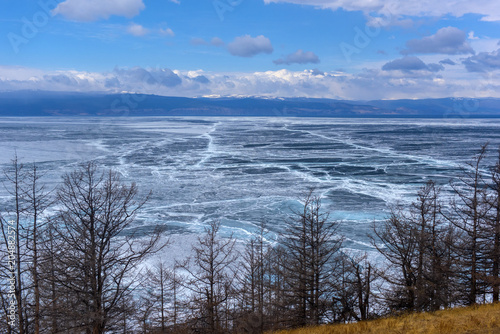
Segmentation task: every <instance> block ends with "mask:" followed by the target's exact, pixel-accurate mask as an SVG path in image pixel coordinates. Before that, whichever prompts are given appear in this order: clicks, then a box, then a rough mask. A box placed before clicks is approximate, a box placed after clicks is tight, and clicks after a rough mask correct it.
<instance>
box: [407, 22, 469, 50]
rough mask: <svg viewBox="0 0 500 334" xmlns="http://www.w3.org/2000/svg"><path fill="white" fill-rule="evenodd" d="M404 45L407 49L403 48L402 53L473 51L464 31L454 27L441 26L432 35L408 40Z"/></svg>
mask: <svg viewBox="0 0 500 334" xmlns="http://www.w3.org/2000/svg"><path fill="white" fill-rule="evenodd" d="M406 47H407V48H408V49H407V50H403V51H402V52H401V53H402V54H412V53H442V54H449V55H455V54H467V53H474V50H473V49H472V47H471V46H470V45H469V43H468V42H467V40H466V36H465V32H464V31H462V30H460V29H458V28H455V27H446V28H441V29H439V30H438V31H437V32H436V33H435V34H434V35H431V36H425V37H423V38H421V39H412V40H409V41H408V42H406Z"/></svg>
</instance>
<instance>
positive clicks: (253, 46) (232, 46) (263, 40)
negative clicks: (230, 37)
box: [227, 35, 274, 57]
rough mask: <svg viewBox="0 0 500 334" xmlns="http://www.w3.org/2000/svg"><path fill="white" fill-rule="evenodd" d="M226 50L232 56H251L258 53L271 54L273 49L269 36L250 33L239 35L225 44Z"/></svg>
mask: <svg viewBox="0 0 500 334" xmlns="http://www.w3.org/2000/svg"><path fill="white" fill-rule="evenodd" d="M227 50H228V51H229V53H230V54H232V55H233V56H238V57H253V56H256V55H258V54H259V53H266V54H271V53H273V51H274V49H273V46H272V44H271V41H270V40H269V38H267V37H265V36H263V35H260V36H257V37H252V36H250V35H245V36H239V37H236V38H235V39H234V41H232V42H231V43H229V44H228V45H227Z"/></svg>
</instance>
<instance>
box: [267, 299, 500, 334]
mask: <svg viewBox="0 0 500 334" xmlns="http://www.w3.org/2000/svg"><path fill="white" fill-rule="evenodd" d="M365 333H366V334H368V333H370V334H396V333H397V334H420V333H426V334H427V333H429V334H446V333H450V334H486V333H488V334H489V333H500V304H494V305H492V304H488V305H481V306H474V307H463V308H456V309H451V310H444V311H438V312H434V313H417V314H410V315H405V316H400V317H397V318H386V319H379V320H373V321H364V322H359V323H355V324H346V325H324V326H319V327H311V328H303V329H296V330H290V331H278V332H273V334H365Z"/></svg>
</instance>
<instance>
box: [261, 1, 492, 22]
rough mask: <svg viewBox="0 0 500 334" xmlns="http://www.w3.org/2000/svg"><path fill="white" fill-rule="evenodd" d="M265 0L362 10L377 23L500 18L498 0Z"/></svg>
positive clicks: (323, 7)
mask: <svg viewBox="0 0 500 334" xmlns="http://www.w3.org/2000/svg"><path fill="white" fill-rule="evenodd" d="M264 2H265V3H293V4H299V5H310V6H314V7H317V8H322V9H331V10H337V9H343V10H346V11H362V12H364V13H365V14H366V15H371V16H370V17H371V18H373V19H375V20H376V21H378V22H375V24H377V25H393V24H397V23H398V22H401V20H400V19H399V17H402V16H414V17H429V16H434V17H441V16H444V15H452V16H454V17H462V16H463V15H465V14H479V15H481V16H482V18H481V19H482V20H483V21H500V6H498V3H497V2H496V1H486V0H484V1H480V2H477V1H470V0H447V1H434V0H421V1H401V0H264Z"/></svg>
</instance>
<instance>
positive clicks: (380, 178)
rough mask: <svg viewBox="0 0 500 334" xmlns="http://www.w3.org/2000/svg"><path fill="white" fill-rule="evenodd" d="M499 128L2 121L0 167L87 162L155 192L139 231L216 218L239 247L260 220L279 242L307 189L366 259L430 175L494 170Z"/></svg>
mask: <svg viewBox="0 0 500 334" xmlns="http://www.w3.org/2000/svg"><path fill="white" fill-rule="evenodd" d="M499 130H500V120H491V119H484V120H481V119H475V120H474V119H469V120H458V119H453V120H446V119H437V120H436V119H434V120H421V119H419V120H409V119H318V118H171V117H170V118H169V117H156V118H99V119H91V118H71V119H69V118H0V147H1V153H0V165H1V166H0V167H4V166H6V164H8V163H9V161H10V159H12V157H13V156H14V152H15V151H17V154H18V156H19V157H20V158H21V159H22V161H23V162H26V163H28V162H33V161H36V162H37V163H38V165H39V166H40V167H41V169H43V170H44V171H46V173H47V175H46V177H45V180H46V181H47V182H49V183H50V184H51V185H55V184H56V183H57V182H58V181H59V180H60V176H61V174H62V173H64V172H66V171H69V170H71V169H72V168H74V167H75V166H76V164H77V163H78V162H81V161H87V160H90V159H95V160H96V161H98V162H99V163H100V164H102V165H105V166H107V167H110V168H113V169H115V170H116V171H118V172H119V173H121V175H122V176H123V179H124V180H126V181H135V182H136V183H137V184H138V186H139V188H140V190H141V191H142V192H143V193H147V192H148V191H149V190H152V191H153V195H152V197H151V200H150V201H149V202H148V203H147V205H146V207H145V208H144V209H143V210H142V212H141V214H140V216H139V217H138V222H137V228H139V229H142V230H144V231H145V232H147V231H148V230H149V229H150V228H151V226H152V225H155V224H162V225H165V226H167V227H168V228H169V229H171V230H172V232H173V233H178V234H182V235H187V234H192V233H193V232H194V233H197V232H200V231H202V230H203V227H204V226H205V224H206V223H207V222H208V221H210V220H213V219H219V220H220V221H221V222H222V224H223V226H224V228H223V233H224V234H226V235H227V234H229V233H231V232H232V233H234V235H235V236H236V237H237V238H239V239H245V238H247V237H248V236H249V235H250V234H251V233H252V232H254V231H255V230H256V226H257V225H258V224H259V222H260V221H266V222H267V223H268V226H269V228H270V229H271V230H272V231H273V232H274V233H275V235H274V237H275V236H276V234H278V233H279V232H280V231H281V229H282V227H283V221H284V220H285V219H286V218H287V217H288V216H289V213H290V208H298V207H299V205H300V203H299V202H298V199H299V198H300V197H301V196H302V195H303V194H304V193H305V192H306V191H307V189H308V187H315V188H316V189H317V194H318V195H321V196H322V198H323V207H324V208H325V210H327V211H329V212H331V216H330V217H331V218H332V219H335V220H339V221H341V222H342V223H341V232H342V233H343V234H344V235H345V236H346V238H347V243H346V246H347V247H349V248H354V249H360V250H369V248H370V247H369V245H368V244H367V237H366V234H367V233H368V232H369V229H370V228H369V227H370V224H371V222H373V221H374V220H375V221H377V220H381V219H384V217H386V216H387V214H388V211H389V206H390V205H393V204H396V203H397V202H402V203H405V202H409V201H411V200H412V199H413V198H414V196H415V195H416V192H417V190H418V188H419V187H420V186H422V185H423V184H424V183H425V182H426V181H427V180H428V179H430V178H432V179H434V180H435V181H436V182H437V183H438V184H443V185H444V184H447V183H448V181H449V180H450V178H452V177H454V176H456V175H458V173H459V169H458V164H459V163H463V162H466V161H468V160H470V158H471V157H472V156H473V154H474V153H475V152H477V151H478V149H479V148H480V146H481V145H482V144H484V143H485V142H487V141H489V142H490V147H491V155H490V157H489V160H488V162H489V163H490V164H493V163H494V161H495V159H496V156H495V155H496V148H498V147H499V145H500V131H499ZM5 195H6V193H5V190H4V189H1V190H0V196H1V197H0V201H1V202H2V203H4V201H5V200H6V197H5ZM2 203H0V204H2ZM270 237H271V238H272V237H273V236H272V235H271V236H270Z"/></svg>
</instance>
